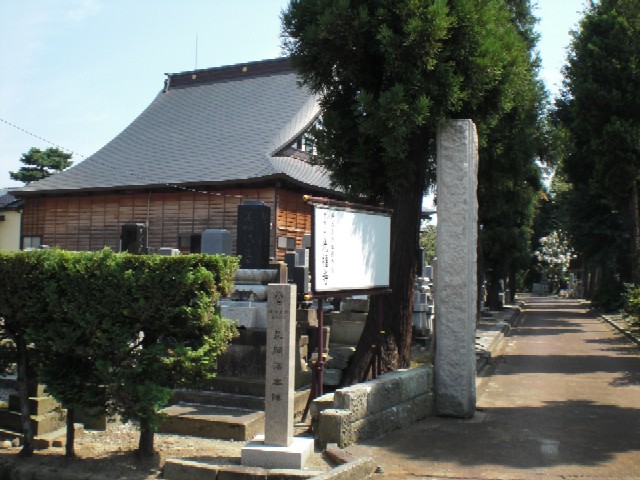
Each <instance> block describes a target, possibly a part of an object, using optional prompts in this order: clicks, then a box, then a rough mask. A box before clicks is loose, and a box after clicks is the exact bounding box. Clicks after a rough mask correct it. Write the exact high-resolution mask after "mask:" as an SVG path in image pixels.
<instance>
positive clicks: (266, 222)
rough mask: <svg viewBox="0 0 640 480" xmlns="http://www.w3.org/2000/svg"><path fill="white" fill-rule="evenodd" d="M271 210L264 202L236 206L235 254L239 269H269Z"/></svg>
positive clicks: (254, 201)
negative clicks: (236, 231) (239, 257)
mask: <svg viewBox="0 0 640 480" xmlns="http://www.w3.org/2000/svg"><path fill="white" fill-rule="evenodd" d="M270 234H271V208H269V206H268V205H265V204H264V202H260V201H257V200H248V201H246V202H244V203H243V204H241V205H238V240H237V246H236V254H237V255H240V256H241V257H242V258H241V259H240V268H260V269H265V268H269V242H270V240H271V236H270Z"/></svg>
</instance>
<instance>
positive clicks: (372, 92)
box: [283, 0, 527, 199]
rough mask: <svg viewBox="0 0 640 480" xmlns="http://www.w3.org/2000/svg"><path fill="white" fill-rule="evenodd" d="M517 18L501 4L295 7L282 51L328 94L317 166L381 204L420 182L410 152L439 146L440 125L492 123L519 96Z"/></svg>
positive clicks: (320, 3) (329, 1) (302, 1)
mask: <svg viewBox="0 0 640 480" xmlns="http://www.w3.org/2000/svg"><path fill="white" fill-rule="evenodd" d="M510 15H511V14H510V12H509V10H508V9H507V8H506V6H505V4H504V2H502V1H472V0H467V1H460V2H445V1H442V0H436V1H429V2H416V1H410V0H405V1H397V2H386V1H378V2H348V1H333V0H297V1H292V2H291V3H290V5H289V8H288V10H286V11H285V12H284V14H283V42H284V47H285V50H286V51H287V52H288V53H289V54H290V55H291V57H292V61H293V63H294V65H295V66H296V67H297V69H298V71H299V73H300V75H301V78H302V80H303V82H304V83H305V84H306V85H307V86H309V87H310V88H311V89H312V90H313V91H315V92H318V93H320V94H321V95H322V98H321V105H322V112H323V117H322V126H321V127H322V128H320V129H319V130H318V131H317V132H316V137H317V138H318V141H319V152H320V153H319V157H318V158H317V161H318V162H319V163H321V164H322V165H324V166H326V167H327V168H328V170H329V172H330V173H331V176H332V178H333V180H334V182H335V183H336V184H338V185H340V186H342V187H344V188H346V190H347V192H349V193H352V194H354V195H362V196H364V197H366V198H373V199H381V198H383V197H384V196H385V195H386V194H388V193H389V192H391V193H393V192H397V191H398V190H399V189H402V188H405V187H406V186H407V185H408V183H407V180H408V179H409V178H411V176H412V175H413V174H415V173H417V174H419V175H420V176H421V177H422V175H423V173H422V172H416V168H419V166H418V165H416V164H415V163H414V162H413V159H412V158H411V156H410V155H409V152H410V148H411V145H412V143H413V142H416V141H417V138H416V137H417V136H419V135H426V136H427V138H428V139H429V140H431V141H433V139H434V138H435V131H436V127H437V125H438V123H439V122H440V121H442V120H444V119H448V118H473V119H474V120H475V121H476V123H477V124H478V125H479V126H480V127H481V128H483V126H484V125H486V126H487V127H488V126H491V125H495V123H496V122H497V120H498V119H499V117H500V116H501V115H502V114H503V113H504V112H506V111H508V110H509V109H510V108H511V107H512V106H513V104H514V102H515V100H516V98H517V96H518V95H519V94H520V92H519V91H518V85H516V84H515V83H514V82H513V81H512V80H513V79H515V78H516V77H517V75H514V71H515V69H518V68H521V67H520V66H518V62H519V60H518V57H519V56H520V55H521V54H522V53H523V52H524V53H527V49H526V46H523V42H522V41H521V38H520V36H519V33H518V32H517V30H516V28H515V26H514V24H513V22H512V21H511V17H510ZM480 140H481V142H484V139H483V137H482V136H481V138H480ZM430 153H431V154H432V153H433V151H432V150H431V151H429V150H425V151H423V153H422V154H423V155H424V156H426V157H428V156H429V155H430ZM433 161H434V158H433V157H430V162H433ZM427 167H428V168H429V171H430V174H431V175H433V173H434V169H433V163H430V164H429V165H428V166H427ZM429 181H433V178H430V179H429ZM423 187H424V186H423Z"/></svg>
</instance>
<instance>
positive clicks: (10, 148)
mask: <svg viewBox="0 0 640 480" xmlns="http://www.w3.org/2000/svg"><path fill="white" fill-rule="evenodd" d="M534 2H535V0H534ZM287 4H288V0H180V1H179V2H178V1H175V0H171V1H169V0H0V65H1V66H2V75H0V188H2V187H9V188H11V187H17V186H21V185H22V183H20V182H15V181H13V180H11V179H10V177H9V171H17V170H18V169H19V168H20V167H21V166H22V163H21V162H20V157H21V156H22V154H24V153H26V152H27V151H28V150H29V149H30V148H32V147H37V148H40V149H43V150H44V149H46V148H49V147H54V146H55V147H58V148H61V149H63V150H65V151H69V152H72V153H73V158H72V161H74V163H78V162H80V161H82V160H83V159H84V158H86V157H88V156H90V155H91V154H93V153H95V152H96V151H97V150H99V149H100V148H102V147H103V146H104V145H105V144H106V143H108V142H109V141H110V140H111V139H112V138H114V137H115V136H116V135H117V134H118V133H120V132H121V131H122V130H123V129H124V128H126V127H127V126H128V125H129V124H130V123H131V122H132V121H133V120H134V119H135V118H136V117H137V116H138V115H139V114H140V113H142V111H143V110H144V109H145V108H146V107H147V106H148V105H149V104H150V103H151V101H152V100H153V99H154V97H155V96H156V95H157V94H158V92H159V91H160V90H161V89H162V87H163V84H164V80H165V78H166V76H165V73H176V72H183V71H190V70H194V69H199V68H211V67H218V66H223V65H232V64H236V63H243V62H249V61H256V60H263V59H268V58H276V57H279V56H281V55H282V52H281V42H280V13H281V11H282V10H283V9H284V8H285V7H286V6H287ZM583 7H584V0H538V2H537V8H536V10H535V11H534V14H535V15H536V16H537V17H538V18H539V19H540V21H539V24H538V31H539V33H540V35H541V38H540V42H539V43H538V49H539V51H540V54H541V57H542V62H543V69H542V78H543V80H544V81H545V82H546V84H547V88H548V89H549V91H550V92H552V93H556V92H557V90H558V88H559V87H560V86H561V82H562V74H561V68H562V65H563V64H564V61H565V57H566V47H567V46H568V44H569V42H570V36H569V31H570V30H571V29H575V28H576V26H577V22H578V20H579V18H580V12H581V11H582V10H583Z"/></svg>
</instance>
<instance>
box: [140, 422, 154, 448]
mask: <svg viewBox="0 0 640 480" xmlns="http://www.w3.org/2000/svg"><path fill="white" fill-rule="evenodd" d="M154 436H155V432H154V431H153V428H151V425H150V424H149V421H148V420H146V419H142V420H140V440H139V441H138V455H139V456H140V457H151V456H153V454H154V453H155V450H154V446H153V442H154Z"/></svg>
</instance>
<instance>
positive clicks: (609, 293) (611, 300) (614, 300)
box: [591, 281, 625, 312]
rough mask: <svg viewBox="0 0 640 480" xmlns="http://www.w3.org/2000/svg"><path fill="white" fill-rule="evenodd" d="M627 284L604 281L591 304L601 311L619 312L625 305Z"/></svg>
mask: <svg viewBox="0 0 640 480" xmlns="http://www.w3.org/2000/svg"><path fill="white" fill-rule="evenodd" d="M624 292H625V286H624V284H623V283H622V282H619V281H608V282H603V283H602V284H601V285H600V286H599V287H598V289H597V290H596V291H595V293H594V295H593V298H592V300H591V306H592V307H593V308H594V309H595V310H597V311H601V312H618V311H620V310H621V309H622V308H624V305H625V298H624Z"/></svg>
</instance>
